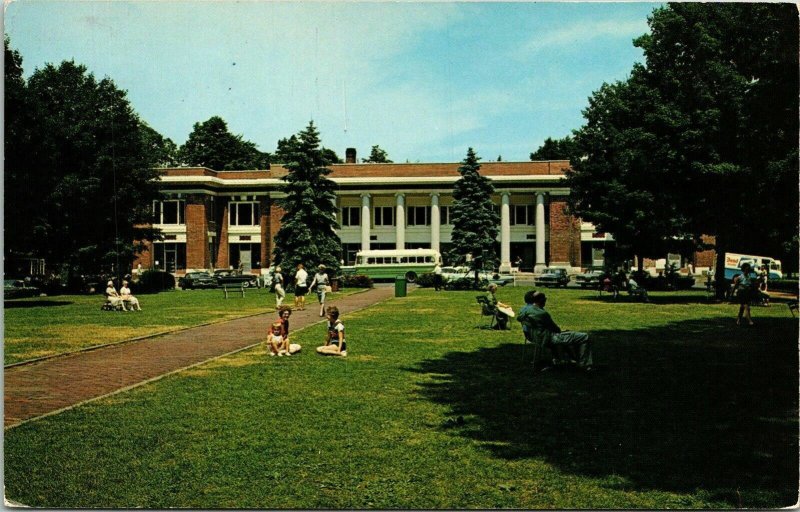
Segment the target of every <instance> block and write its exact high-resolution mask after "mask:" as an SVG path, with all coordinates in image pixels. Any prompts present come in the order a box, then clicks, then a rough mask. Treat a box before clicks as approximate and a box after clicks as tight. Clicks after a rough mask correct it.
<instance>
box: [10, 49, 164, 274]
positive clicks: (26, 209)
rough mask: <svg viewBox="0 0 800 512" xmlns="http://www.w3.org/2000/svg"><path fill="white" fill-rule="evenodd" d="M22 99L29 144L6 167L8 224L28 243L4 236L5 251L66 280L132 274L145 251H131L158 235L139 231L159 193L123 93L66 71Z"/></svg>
mask: <svg viewBox="0 0 800 512" xmlns="http://www.w3.org/2000/svg"><path fill="white" fill-rule="evenodd" d="M6 74H7V76H6V83H9V72H8V67H7V69H6ZM11 81H12V82H14V78H13V73H12V75H11ZM17 85H19V84H18V82H17ZM24 96H25V105H26V107H27V108H28V110H29V113H28V115H29V117H25V118H24V119H26V120H27V121H26V122H29V125H28V126H27V127H26V130H27V131H28V133H30V137H29V140H28V142H27V143H26V144H23V147H24V148H25V150H26V154H25V155H24V157H25V158H24V159H23V158H20V157H19V155H16V156H15V157H14V158H13V159H12V160H11V161H8V160H7V161H6V164H7V167H6V179H7V181H6V185H7V187H8V189H7V192H8V191H9V190H10V191H13V196H9V195H8V194H7V195H6V202H5V216H6V217H5V218H6V226H13V229H14V230H16V231H15V232H16V233H17V234H23V233H24V234H27V236H19V238H16V237H15V238H13V239H9V237H8V236H7V237H6V243H7V246H6V247H7V250H9V251H10V252H17V253H28V254H32V255H35V256H37V257H43V258H46V260H47V263H48V264H49V265H59V264H64V265H66V266H67V267H68V269H69V270H72V271H85V272H90V271H96V270H97V269H98V268H99V267H101V266H106V268H109V267H111V266H112V265H113V266H115V267H116V269H117V270H118V271H121V270H122V269H123V268H126V267H128V266H129V265H130V263H131V261H132V259H133V255H134V253H135V252H136V251H139V250H141V249H142V247H141V246H140V245H137V244H136V243H135V242H134V241H135V240H140V239H142V238H143V237H148V238H152V237H153V236H154V235H155V232H154V231H153V230H152V229H146V228H142V227H140V226H141V225H143V224H146V223H148V222H149V221H150V220H151V219H150V213H149V209H150V206H151V204H152V201H153V200H154V199H156V198H158V197H159V193H158V189H157V181H156V180H157V176H158V175H157V172H156V171H154V170H153V167H154V161H153V158H152V153H151V151H150V150H149V148H148V147H147V146H146V145H145V144H144V140H145V136H144V135H143V123H142V122H141V121H140V119H139V117H138V116H137V114H136V113H135V112H134V111H133V108H132V107H131V105H130V104H129V102H128V99H127V97H126V93H125V92H124V91H122V90H120V89H118V88H117V87H116V85H115V84H114V82H113V81H112V80H111V79H109V78H104V79H102V80H100V81H97V80H96V79H95V78H94V76H93V75H92V74H91V73H89V72H88V71H87V69H86V68H85V67H84V66H82V65H78V64H75V63H74V62H71V61H69V62H62V63H61V64H60V65H58V66H54V65H52V64H47V65H46V66H44V68H42V69H38V70H36V71H35V72H34V73H33V74H32V75H31V77H30V79H29V80H28V82H27V84H26V86H25V88H24ZM14 115H17V114H14ZM14 151H16V150H15V149H14V150H12V152H14ZM7 234H8V232H7Z"/></svg>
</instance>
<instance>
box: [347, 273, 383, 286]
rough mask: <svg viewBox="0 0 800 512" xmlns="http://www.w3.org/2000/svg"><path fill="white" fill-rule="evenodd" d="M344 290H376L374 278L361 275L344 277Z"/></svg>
mask: <svg viewBox="0 0 800 512" xmlns="http://www.w3.org/2000/svg"><path fill="white" fill-rule="evenodd" d="M341 283H342V288H374V287H375V284H374V283H373V282H372V278H371V277H369V276H364V275H360V274H354V275H344V276H342V278H341Z"/></svg>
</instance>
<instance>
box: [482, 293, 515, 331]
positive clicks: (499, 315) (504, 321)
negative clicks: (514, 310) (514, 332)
mask: <svg viewBox="0 0 800 512" xmlns="http://www.w3.org/2000/svg"><path fill="white" fill-rule="evenodd" d="M496 291H497V285H496V284H490V285H489V288H488V291H487V292H486V300H487V301H488V302H489V307H490V308H492V309H493V310H494V318H495V320H497V324H495V326H494V327H493V329H499V330H502V331H507V330H509V329H510V327H508V315H506V314H505V313H503V312H502V311H500V309H499V308H509V309H510V306H508V305H507V304H503V303H502V302H498V301H497V297H495V295H494V293H495V292H496Z"/></svg>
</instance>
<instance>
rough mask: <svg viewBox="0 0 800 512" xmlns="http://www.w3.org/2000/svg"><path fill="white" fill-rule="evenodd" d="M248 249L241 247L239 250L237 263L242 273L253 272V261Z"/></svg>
mask: <svg viewBox="0 0 800 512" xmlns="http://www.w3.org/2000/svg"><path fill="white" fill-rule="evenodd" d="M252 254H253V253H252V252H251V249H250V247H242V248H241V249H239V263H240V265H241V266H242V272H250V271H251V270H253V259H252Z"/></svg>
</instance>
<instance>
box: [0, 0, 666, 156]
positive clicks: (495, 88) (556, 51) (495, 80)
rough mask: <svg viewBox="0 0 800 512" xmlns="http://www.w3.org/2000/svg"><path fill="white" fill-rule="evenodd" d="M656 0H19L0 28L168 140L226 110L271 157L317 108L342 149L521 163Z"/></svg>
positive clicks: (632, 56)
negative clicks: (111, 86)
mask: <svg viewBox="0 0 800 512" xmlns="http://www.w3.org/2000/svg"><path fill="white" fill-rule="evenodd" d="M657 5H659V4H654V3H477V2H468V3H453V2H443V3H414V2H391V3H390V2H373V3H355V2H316V3H312V2H295V3H284V2H266V1H264V2H259V1H249V2H248V1H244V2H234V1H205V2H199V1H181V2H169V1H167V2H154V1H147V2H144V1H130V2H129V1H123V0H117V1H114V2H108V1H89V2H80V1H69V2H67V1H48V0H16V1H14V2H12V3H11V4H10V5H7V6H6V11H5V18H4V23H5V31H6V34H8V35H9V37H10V39H11V45H12V47H14V48H16V49H17V50H19V52H20V53H21V55H22V58H23V67H24V69H25V75H26V77H27V76H30V74H31V73H32V72H33V70H34V69H35V68H40V67H42V66H43V65H44V64H45V63H48V62H49V63H59V62H61V61H63V60H70V59H74V60H75V61H76V62H78V63H81V64H84V65H86V66H87V68H88V69H89V70H90V71H91V72H92V73H94V74H95V76H97V77H98V78H100V77H104V76H108V77H110V78H111V79H113V80H114V82H115V83H116V84H117V86H118V87H120V88H121V89H124V90H126V91H127V92H128V98H129V99H130V101H131V104H132V105H133V107H134V109H135V110H136V111H137V112H138V113H139V115H140V116H141V117H142V119H144V120H145V121H146V122H147V123H148V124H150V125H151V126H152V127H153V128H155V129H156V130H158V131H159V132H160V133H161V134H163V135H164V136H166V137H169V138H171V139H172V140H174V141H175V142H176V143H177V144H182V143H183V142H185V141H186V138H187V137H188V135H189V133H190V132H191V130H192V126H193V125H194V123H196V122H201V121H205V120H207V119H208V118H209V117H211V116H214V115H219V116H221V117H222V118H223V119H225V120H226V121H227V123H228V126H229V128H230V130H231V131H232V132H234V133H237V134H241V135H242V136H244V138H245V139H247V140H251V141H253V142H255V143H256V144H257V145H258V147H259V148H260V149H261V150H262V151H269V152H272V151H274V150H275V146H276V143H277V141H278V139H280V138H283V137H287V136H289V135H291V134H293V133H297V132H298V131H300V130H301V129H303V128H304V127H305V126H306V125H307V124H308V121H309V120H311V119H313V120H314V122H315V124H316V125H317V126H318V128H319V130H320V132H321V136H322V143H323V145H324V146H326V147H329V148H331V149H333V150H335V151H336V152H337V153H338V154H339V156H340V157H342V158H343V157H344V150H345V148H347V147H355V148H356V149H357V150H358V155H359V157H366V156H367V155H368V154H369V150H370V148H371V147H372V145H375V144H379V145H380V146H381V147H382V148H383V149H385V150H386V151H387V152H388V153H389V157H390V158H391V159H393V160H394V161H396V162H405V161H411V162H417V161H419V162H457V161H460V160H462V159H463V158H464V156H465V154H466V150H467V148H468V147H470V146H471V147H473V148H475V150H476V151H477V153H478V155H479V156H481V157H482V158H483V159H484V161H491V160H495V159H497V157H498V156H499V155H501V156H502V158H503V160H506V161H521V160H527V159H528V155H529V153H530V152H531V151H534V150H535V149H536V148H537V147H539V145H540V144H541V143H542V142H543V141H544V139H545V138H547V137H549V136H550V137H563V136H564V135H568V134H570V132H571V130H573V129H575V128H578V127H579V126H580V125H581V124H582V116H581V110H582V109H583V108H585V107H586V104H587V98H588V97H589V95H591V93H592V91H594V90H597V89H598V88H599V87H600V86H601V85H602V83H603V82H613V81H616V80H621V79H624V78H625V77H626V76H627V74H628V73H629V72H630V69H631V67H632V65H633V63H634V62H636V61H642V53H641V51H640V50H639V49H638V48H634V47H633V45H632V42H631V41H632V39H633V38H634V37H637V36H639V35H641V34H643V33H645V32H647V30H648V27H647V16H648V15H649V14H650V13H651V12H652V10H653V9H654V8H655V7H656V6H657Z"/></svg>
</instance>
